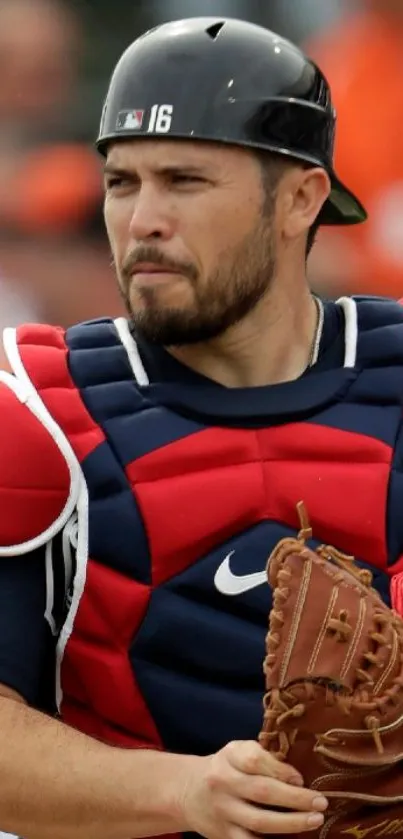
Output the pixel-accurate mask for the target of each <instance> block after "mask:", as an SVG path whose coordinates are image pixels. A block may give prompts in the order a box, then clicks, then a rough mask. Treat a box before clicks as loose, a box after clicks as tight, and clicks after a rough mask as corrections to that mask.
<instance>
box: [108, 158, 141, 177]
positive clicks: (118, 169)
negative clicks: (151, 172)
mask: <svg viewBox="0 0 403 839" xmlns="http://www.w3.org/2000/svg"><path fill="white" fill-rule="evenodd" d="M104 175H119V176H120V177H123V176H125V177H127V176H129V177H130V176H131V177H133V176H134V173H133V172H130V171H129V169H124V168H123V166H118V165H117V164H115V163H111V162H110V161H107V162H106V163H105V166H104Z"/></svg>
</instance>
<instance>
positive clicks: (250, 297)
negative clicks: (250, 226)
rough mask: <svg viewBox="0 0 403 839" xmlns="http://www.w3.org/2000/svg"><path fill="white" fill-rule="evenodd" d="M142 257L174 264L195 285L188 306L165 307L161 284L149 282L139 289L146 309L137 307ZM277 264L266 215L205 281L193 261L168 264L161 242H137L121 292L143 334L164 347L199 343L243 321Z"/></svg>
mask: <svg viewBox="0 0 403 839" xmlns="http://www.w3.org/2000/svg"><path fill="white" fill-rule="evenodd" d="M140 262H143V263H145V262H152V263H157V264H160V265H161V266H162V267H166V268H171V269H175V268H176V270H177V271H178V272H180V273H181V274H182V275H184V276H185V277H186V278H187V280H188V282H189V283H191V284H192V289H193V295H194V296H193V302H192V304H191V305H189V306H188V307H187V308H186V307H183V308H180V307H178V308H169V307H165V306H161V304H160V303H159V299H158V289H154V288H152V287H150V288H143V289H142V290H141V295H142V298H143V300H144V301H145V303H146V305H145V306H144V308H141V309H139V310H136V309H135V308H133V306H132V304H131V301H130V291H129V289H130V279H131V273H132V271H133V268H134V265H135V264H136V263H140ZM275 268H276V257H275V246H274V237H273V234H272V231H271V229H270V227H269V224H267V222H266V224H264V222H263V220H262V221H261V222H260V223H259V225H257V226H256V227H255V228H254V230H253V231H252V232H251V233H249V234H248V235H247V236H246V237H245V238H244V239H243V240H242V242H241V243H240V244H238V245H237V246H236V247H234V248H231V249H230V250H227V251H226V252H223V254H222V255H221V257H220V266H219V267H218V268H217V270H216V271H215V272H214V273H213V274H211V275H210V276H209V277H208V278H207V281H205V282H204V283H203V284H202V285H201V284H200V282H199V281H198V278H199V273H198V271H197V269H196V267H195V266H194V265H193V264H190V263H189V264H184V263H181V264H178V263H176V264H175V263H173V262H169V263H168V262H167V260H166V259H165V258H164V257H163V256H162V255H161V252H160V251H159V250H158V248H157V247H155V246H147V245H145V246H141V247H139V248H138V249H136V251H135V252H134V253H133V254H132V255H131V256H130V257H129V258H128V259H127V260H126V261H125V263H124V265H123V268H122V271H121V278H122V282H121V294H122V297H123V301H124V304H125V306H126V309H127V311H128V313H129V318H130V321H131V324H132V327H133V330H134V332H135V333H136V334H137V335H139V337H141V336H142V337H144V338H145V339H146V340H147V341H148V342H150V343H152V344H158V345H162V346H182V345H186V344H197V343H199V342H200V343H201V342H205V341H209V340H211V339H213V338H217V337H218V336H219V335H222V334H223V333H224V332H226V331H227V330H228V329H229V328H230V327H231V326H234V325H235V324H237V323H239V322H240V321H241V320H243V318H245V317H246V316H247V315H248V314H249V313H250V312H251V311H252V310H253V309H254V308H255V306H256V305H257V304H258V303H259V301H260V300H261V299H262V297H263V296H264V295H265V294H266V292H267V291H268V289H269V288H270V286H271V283H272V280H273V276H274V273H275Z"/></svg>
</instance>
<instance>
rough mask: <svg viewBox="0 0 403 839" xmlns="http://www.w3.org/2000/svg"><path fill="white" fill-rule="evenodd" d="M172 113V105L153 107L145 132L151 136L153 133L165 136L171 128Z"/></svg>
mask: <svg viewBox="0 0 403 839" xmlns="http://www.w3.org/2000/svg"><path fill="white" fill-rule="evenodd" d="M172 113H173V106H172V105H153V106H152V108H151V113H150V119H149V123H148V127H147V132H149V133H150V134H151V133H153V132H154V131H155V133H156V134H167V133H168V131H169V129H170V127H171V122H172Z"/></svg>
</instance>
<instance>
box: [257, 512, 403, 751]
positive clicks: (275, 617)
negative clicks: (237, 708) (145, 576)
mask: <svg viewBox="0 0 403 839" xmlns="http://www.w3.org/2000/svg"><path fill="white" fill-rule="evenodd" d="M298 513H299V517H300V523H301V529H300V531H299V533H298V536H297V539H296V540H295V539H284V540H282V543H280V544H279V545H278V547H277V550H276V553H277V551H278V549H280V550H281V546H282V547H283V548H286V552H287V554H288V553H289V551H290V542H292V543H293V545H292V550H293V553H296V552H302V551H303V550H304V548H305V543H306V539H308V538H310V537H311V535H312V530H311V528H310V526H309V522H308V519H307V515H306V511H305V507H304V505H303V503H302V502H301V503H300V504H299V505H298ZM317 553H318V554H319V555H320V556H322V557H323V558H324V559H328V560H330V561H333V562H334V563H336V564H338V565H341V566H343V567H345V566H346V565H347V567H348V571H349V572H350V573H351V574H353V576H354V577H356V578H357V579H358V580H359V582H360V583H361V584H362V585H364V586H365V587H368V588H369V587H370V586H371V583H372V574H371V572H370V571H367V570H365V569H359V568H357V566H355V565H354V557H350V556H347V555H345V554H343V553H341V552H340V551H338V550H337V549H336V548H334V547H333V546H329V545H321V546H320V547H319V548H318V549H317ZM291 576H292V575H291V572H290V571H289V570H288V569H287V568H282V569H281V570H280V571H279V572H278V576H277V581H278V586H277V588H276V590H275V593H274V597H273V607H272V611H271V614H270V631H269V633H268V636H267V655H266V658H265V662H264V671H265V673H266V674H267V673H269V672H270V670H271V667H272V666H273V665H274V664H275V662H276V661H277V648H278V647H279V645H280V642H281V639H280V635H279V631H278V630H280V629H281V628H282V626H283V624H284V615H283V612H282V606H283V605H284V603H285V601H286V600H287V598H288V596H289V587H288V584H289V582H290V579H291ZM342 579H343V575H342V574H340V580H342ZM335 581H337V577H336V578H335ZM374 620H375V622H376V624H377V627H376V629H375V631H374V632H372V633H371V635H370V638H371V640H372V641H373V644H374V650H376V648H377V647H381V646H383V647H385V646H386V645H387V644H388V639H387V638H386V636H385V635H384V634H383V629H384V627H385V626H387V625H388V624H390V622H391V618H390V617H389V616H388V615H386V614H385V613H384V612H381V611H379V612H375V614H374ZM326 629H327V632H329V633H332V634H333V635H334V638H335V640H336V641H339V642H341V643H343V642H347V641H349V639H350V637H351V634H352V632H353V627H352V626H351V624H350V623H349V615H348V612H347V610H346V609H342V610H340V613H339V615H338V616H336V617H334V616H332V617H330V618H329V620H328V623H327V628H326ZM364 659H365V660H366V661H367V662H368V664H372V665H378V666H379V665H380V661H379V656H378V655H377V653H376V651H372V652H371V651H369V652H367V653H365V654H364ZM356 678H357V681H358V683H359V687H362V690H360V693H359V696H356V697H353V696H351V695H347V694H346V693H343V690H344V689H343V686H342V685H341V684H339V685H338V684H336V683H332V684H331V683H330V682H329V680H328V679H320V678H315V679H312V681H311V682H309V681H304V682H302V680H301V682H300V683H299V685H298V686H299V689H301V687H303V688H304V691H305V694H306V699H307V701H309V700H310V699H313V698H314V696H315V694H316V689H317V686H318V684H319V685H322V686H323V687H325V700H324V701H325V705H328V706H332V705H334V704H337V706H338V708H339V710H340V711H341V712H342V713H344V714H346V715H348V714H350V713H351V711H352V710H353V709H354V708H357V709H358V708H359V709H361V710H362V711H364V710H368V712H369V713H368V714H367V716H366V717H365V718H364V724H365V726H366V728H367V729H368V731H370V733H371V734H372V737H373V740H374V744H375V747H376V749H377V751H378V753H379V754H382V753H383V751H384V748H383V744H382V739H381V733H380V731H379V728H380V725H381V720H380V719H379V717H378V716H375V713H376V712H378V714H382V713H383V712H384V711H385V710H386V706H387V705H389V706H390V704H391V703H392V704H395V703H396V701H400V700H399V699H398V698H397V697H396V692H395V690H394V687H396V686H399V687H403V678H402V677H396V678H395V679H394V682H393V685H392V686H391V687H390V688H389V689H388V690H386V691H385V692H384V694H383V696H382V697H376V696H373V695H372V696H370V694H369V692H368V688H372V687H373V686H374V681H373V678H372V676H371V674H370V673H369V672H368V671H367V670H365V669H364V668H358V669H357V671H356ZM365 688H367V690H365ZM264 711H265V713H264V729H263V731H262V732H261V734H260V737H259V740H260V742H261V743H262V744H263V746H264V747H265V748H267V749H269V750H270V751H272V744H273V743H274V742H275V741H277V742H278V751H277V752H275V756H276V757H277V758H278V759H280V760H284V759H285V758H286V757H287V754H288V752H289V750H290V748H291V746H292V745H293V744H294V742H295V740H296V737H297V735H298V726H297V725H295V727H292V726H291V727H290V721H291V720H293V719H295V720H297V719H299V718H301V717H302V716H303V715H304V713H305V711H306V704H305V703H304V702H301V701H297V700H296V698H295V696H294V694H293V693H292V691H291V690H290V689H289V690H287V689H283V688H282V689H280V688H272V689H271V690H270V691H268V692H267V693H266V695H265V696H264ZM284 725H287V731H285V730H284V728H283V726H284ZM326 739H327V742H330V741H331V737H330V735H329V736H328V737H327V738H326ZM335 742H336V743H338V740H337V739H336V740H335Z"/></svg>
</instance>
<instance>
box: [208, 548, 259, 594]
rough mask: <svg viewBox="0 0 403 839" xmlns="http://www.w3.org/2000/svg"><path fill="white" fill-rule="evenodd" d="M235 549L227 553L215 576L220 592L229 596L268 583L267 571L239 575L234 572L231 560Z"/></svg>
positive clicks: (216, 585) (215, 583) (215, 582)
mask: <svg viewBox="0 0 403 839" xmlns="http://www.w3.org/2000/svg"><path fill="white" fill-rule="evenodd" d="M234 553H235V551H231V553H229V554H227V556H226V557H225V559H224V560H223V562H222V563H221V565H219V567H218V568H217V571H216V573H215V576H214V585H215V587H216V589H217V591H219V592H220V594H226V595H229V596H232V595H235V594H244V592H245V591H250V590H251V589H253V588H257V586H261V585H263V583H267V573H266V571H256V572H255V573H254V574H244V575H243V576H242V577H238V576H237V575H236V574H233V573H232V571H231V568H230V564H229V561H230V559H231V557H232V554H234Z"/></svg>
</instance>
